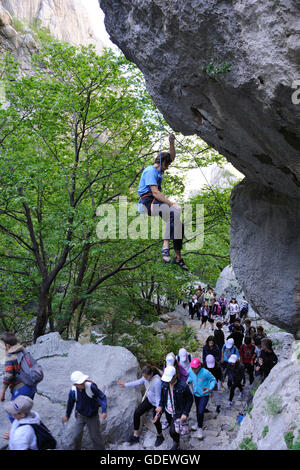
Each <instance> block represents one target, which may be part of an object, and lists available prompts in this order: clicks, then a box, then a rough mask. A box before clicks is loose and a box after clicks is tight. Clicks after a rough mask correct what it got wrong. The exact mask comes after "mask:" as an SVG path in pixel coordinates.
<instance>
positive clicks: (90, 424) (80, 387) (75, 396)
mask: <svg viewBox="0 0 300 470" xmlns="http://www.w3.org/2000/svg"><path fill="white" fill-rule="evenodd" d="M71 382H72V384H73V386H72V388H71V390H70V392H69V397H68V403H67V410H66V415H65V416H64V417H63V418H62V422H63V423H66V422H67V421H69V419H70V416H71V414H72V411H73V408H74V405H75V417H76V425H75V431H74V438H73V446H74V449H75V450H80V449H81V442H82V436H83V431H84V427H85V426H87V428H88V431H89V434H90V438H91V440H92V443H93V447H94V449H95V450H105V446H104V442H103V439H102V436H101V430H100V421H99V415H98V412H99V408H100V407H101V409H102V414H101V418H102V419H103V420H105V419H106V418H107V413H106V410H107V400H106V396H105V395H104V393H103V392H102V391H101V390H100V389H99V388H98V387H97V385H96V384H95V383H94V382H92V381H91V380H89V376H88V375H85V374H83V373H82V372H81V371H78V370H77V371H75V372H72V374H71Z"/></svg>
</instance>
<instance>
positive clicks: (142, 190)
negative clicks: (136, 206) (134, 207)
mask: <svg viewBox="0 0 300 470" xmlns="http://www.w3.org/2000/svg"><path fill="white" fill-rule="evenodd" d="M162 180H163V172H161V171H158V169H157V168H155V166H153V165H149V166H147V168H145V169H144V171H143V173H142V176H141V179H140V184H139V187H138V195H139V196H142V195H143V194H146V193H150V192H151V189H150V186H158V189H159V190H160V188H161V183H162Z"/></svg>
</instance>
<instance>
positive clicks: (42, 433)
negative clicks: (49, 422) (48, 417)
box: [20, 421, 56, 450]
mask: <svg viewBox="0 0 300 470" xmlns="http://www.w3.org/2000/svg"><path fill="white" fill-rule="evenodd" d="M20 426H31V427H32V428H33V430H34V432H35V435H36V441H37V446H38V450H47V449H56V440H55V439H54V437H53V436H52V434H51V432H50V431H49V429H48V428H47V427H46V426H45V425H44V423H42V421H41V422H40V424H37V423H34V424H27V423H24V424H20Z"/></svg>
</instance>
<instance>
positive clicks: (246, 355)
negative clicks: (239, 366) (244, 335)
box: [242, 344, 255, 362]
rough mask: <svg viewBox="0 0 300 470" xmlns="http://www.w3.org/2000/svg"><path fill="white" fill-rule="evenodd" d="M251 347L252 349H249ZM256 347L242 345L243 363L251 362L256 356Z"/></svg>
mask: <svg viewBox="0 0 300 470" xmlns="http://www.w3.org/2000/svg"><path fill="white" fill-rule="evenodd" d="M249 346H251V349H250V348H249ZM254 351H255V347H254V346H253V344H249V345H246V344H243V345H242V353H243V362H250V361H251V359H252V357H253V355H254Z"/></svg>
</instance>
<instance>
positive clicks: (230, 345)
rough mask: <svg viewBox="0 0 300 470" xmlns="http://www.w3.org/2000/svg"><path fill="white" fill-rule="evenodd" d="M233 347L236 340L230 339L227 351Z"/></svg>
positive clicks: (226, 345)
mask: <svg viewBox="0 0 300 470" xmlns="http://www.w3.org/2000/svg"><path fill="white" fill-rule="evenodd" d="M233 345H234V339H233V338H229V339H228V340H227V341H226V344H225V347H226V348H227V349H231V348H232V346H233Z"/></svg>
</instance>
